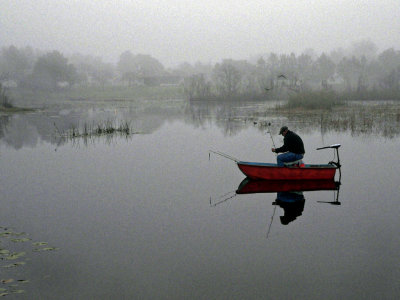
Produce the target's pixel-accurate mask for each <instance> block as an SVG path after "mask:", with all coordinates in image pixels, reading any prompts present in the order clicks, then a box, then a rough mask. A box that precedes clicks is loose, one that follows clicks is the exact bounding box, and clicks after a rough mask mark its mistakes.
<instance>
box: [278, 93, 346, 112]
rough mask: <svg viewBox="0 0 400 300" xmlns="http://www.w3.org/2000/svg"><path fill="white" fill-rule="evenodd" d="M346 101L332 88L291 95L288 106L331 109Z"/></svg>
mask: <svg viewBox="0 0 400 300" xmlns="http://www.w3.org/2000/svg"><path fill="white" fill-rule="evenodd" d="M343 104H344V101H343V100H341V99H340V98H339V96H338V95H337V94H336V93H335V92H334V91H331V90H323V91H307V92H300V93H297V94H295V95H292V96H290V98H289V100H288V102H287V104H286V107H287V108H305V109H331V108H333V107H334V106H338V105H343Z"/></svg>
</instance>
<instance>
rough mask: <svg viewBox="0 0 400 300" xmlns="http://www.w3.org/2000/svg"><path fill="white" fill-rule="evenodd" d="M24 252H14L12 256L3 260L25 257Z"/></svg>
mask: <svg viewBox="0 0 400 300" xmlns="http://www.w3.org/2000/svg"><path fill="white" fill-rule="evenodd" d="M25 254H26V253H25V252H14V253H12V254H10V255H9V256H7V257H6V258H5V259H7V260H14V259H18V258H20V257H22V256H25Z"/></svg>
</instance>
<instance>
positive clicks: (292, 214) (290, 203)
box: [272, 192, 305, 225]
mask: <svg viewBox="0 0 400 300" xmlns="http://www.w3.org/2000/svg"><path fill="white" fill-rule="evenodd" d="M304 203H305V199H304V195H303V192H278V193H277V197H276V200H275V202H273V203H272V204H273V205H279V206H280V207H282V208H283V211H284V215H283V216H281V217H280V219H281V223H282V225H287V224H289V223H290V222H292V221H294V220H296V218H297V217H299V216H301V214H302V212H303V210H304Z"/></svg>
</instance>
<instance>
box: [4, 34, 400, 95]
mask: <svg viewBox="0 0 400 300" xmlns="http://www.w3.org/2000/svg"><path fill="white" fill-rule="evenodd" d="M0 82H1V83H2V84H3V86H4V87H15V88H24V89H32V90H50V91H57V90H62V89H71V88H74V87H89V86H100V87H106V86H122V85H124V86H138V85H147V86H162V85H168V86H180V87H182V86H183V87H184V89H183V90H184V93H185V96H186V97H187V98H188V99H191V100H212V99H214V100H219V99H224V100H234V99H241V100H243V99H249V98H251V99H252V100H256V99H282V98H287V97H288V96H290V95H293V94H296V93H299V92H304V91H310V90H333V91H336V92H338V94H340V95H341V96H342V97H343V98H345V99H362V100H369V99H400V51H398V50H395V49H393V48H390V49H386V50H384V51H382V52H378V48H377V47H376V45H375V44H374V43H372V42H370V41H362V42H359V43H355V44H353V46H352V48H351V49H347V50H345V49H336V50H333V51H331V52H330V53H322V54H316V53H315V52H314V51H313V50H311V49H310V50H306V51H304V52H303V53H302V54H300V55H296V54H294V53H291V54H276V53H268V54H265V55H259V56H258V57H256V58H254V59H249V60H232V59H224V60H222V61H221V62H218V63H216V64H214V65H212V64H203V63H200V62H199V63H196V64H189V63H183V64H181V65H179V66H178V67H175V68H170V69H167V68H165V67H164V65H163V64H162V63H161V62H159V61H158V60H157V59H155V58H154V57H152V56H151V55H146V54H133V53H131V52H130V51H125V52H124V53H122V54H121V55H120V56H119V59H118V62H117V63H116V64H111V63H105V62H104V61H103V60H102V58H100V57H94V56H90V55H81V54H75V55H72V56H70V57H66V56H64V55H63V54H62V53H61V52H59V51H56V50H55V51H50V52H47V53H44V52H40V51H36V50H34V49H32V48H31V47H25V48H17V47H14V46H9V47H4V48H2V49H1V52H0Z"/></svg>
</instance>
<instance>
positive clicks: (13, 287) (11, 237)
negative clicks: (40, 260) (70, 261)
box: [0, 226, 59, 297]
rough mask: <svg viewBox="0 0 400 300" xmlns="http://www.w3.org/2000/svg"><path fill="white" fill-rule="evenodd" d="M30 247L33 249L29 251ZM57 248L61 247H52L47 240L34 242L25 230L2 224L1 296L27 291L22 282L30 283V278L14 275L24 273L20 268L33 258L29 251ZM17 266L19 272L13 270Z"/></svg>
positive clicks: (0, 249) (0, 235) (0, 229)
mask: <svg viewBox="0 0 400 300" xmlns="http://www.w3.org/2000/svg"><path fill="white" fill-rule="evenodd" d="M29 249H30V250H31V251H28V250H29ZM22 250H24V251H22ZM55 250H59V249H58V248H56V247H50V246H49V245H48V243H47V242H32V239H31V238H29V237H27V234H26V233H25V232H17V231H14V230H13V229H11V228H9V227H3V226H0V274H1V275H2V278H1V279H0V283H1V287H0V297H4V296H7V295H11V294H22V293H25V290H24V289H23V288H21V286H20V284H26V283H29V280H28V279H26V278H24V277H22V278H21V277H19V279H16V278H15V277H14V276H15V275H18V276H21V275H22V274H23V273H22V272H21V270H20V269H19V268H23V266H24V265H26V263H27V261H29V260H31V258H30V257H29V252H41V251H55ZM17 268H18V272H15V271H13V270H14V269H17ZM13 275H14V276H13ZM3 276H6V277H5V278H4V277H3ZM11 276H13V277H14V278H13V277H11ZM17 278H18V277H17Z"/></svg>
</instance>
